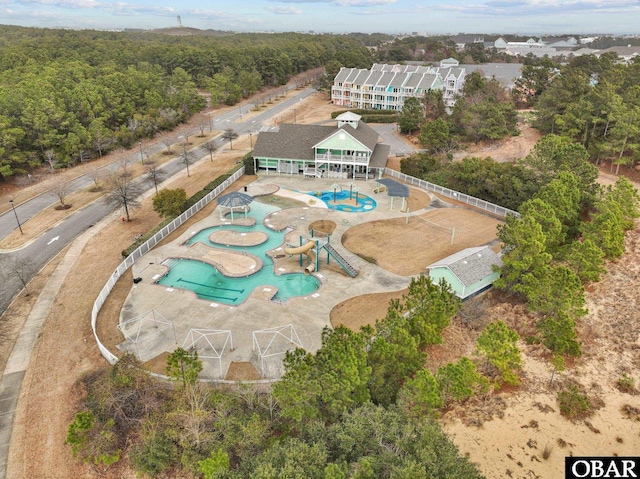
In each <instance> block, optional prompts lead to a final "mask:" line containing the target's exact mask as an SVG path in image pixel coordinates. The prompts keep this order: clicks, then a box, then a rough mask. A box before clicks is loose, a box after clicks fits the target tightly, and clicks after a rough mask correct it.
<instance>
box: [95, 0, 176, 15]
mask: <svg viewBox="0 0 640 479" xmlns="http://www.w3.org/2000/svg"><path fill="white" fill-rule="evenodd" d="M101 7H102V8H103V9H104V10H105V11H107V12H109V13H111V14H112V15H116V16H123V15H133V14H135V15H160V16H164V15H175V14H176V13H177V11H176V9H175V8H173V7H159V6H153V5H138V4H134V3H125V2H114V3H107V4H101Z"/></svg>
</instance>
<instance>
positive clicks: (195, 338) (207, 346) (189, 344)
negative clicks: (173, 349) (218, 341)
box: [182, 329, 233, 377]
mask: <svg viewBox="0 0 640 479" xmlns="http://www.w3.org/2000/svg"><path fill="white" fill-rule="evenodd" d="M222 335H224V336H225V338H224V344H223V345H222V348H220V349H218V348H216V347H215V346H214V345H213V343H212V342H211V338H213V337H215V336H222ZM229 343H231V344H230V346H231V347H230V349H229V350H230V351H233V336H232V334H231V331H230V330H228V329H190V330H189V332H188V333H187V336H186V337H185V338H184V341H183V342H182V347H183V348H184V349H186V350H187V351H191V350H194V349H195V350H197V351H198V359H217V360H218V366H219V369H220V377H222V355H223V354H224V351H225V349H226V348H227V345H228V344H229ZM199 344H200V345H201V347H200V348H199V347H198V345H199ZM207 351H213V354H211V353H208V352H207Z"/></svg>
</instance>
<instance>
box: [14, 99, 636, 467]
mask: <svg viewBox="0 0 640 479" xmlns="http://www.w3.org/2000/svg"><path fill="white" fill-rule="evenodd" d="M319 98H320V100H318V101H317V104H315V105H313V104H312V103H311V102H309V103H308V105H312V106H311V107H310V108H308V109H305V108H303V107H302V105H299V106H297V112H296V114H297V119H298V121H299V122H302V121H305V122H309V123H311V122H313V121H314V118H315V115H322V116H323V118H327V115H328V113H327V110H328V107H327V101H326V97H319ZM305 105H307V103H305ZM285 114H286V113H285ZM174 134H175V133H174ZM523 136H524V135H523ZM248 148H249V145H248V139H239V141H237V142H234V151H228V152H220V153H217V154H216V160H215V161H214V162H213V163H209V162H208V161H207V162H202V163H201V164H200V165H198V166H197V167H194V169H193V172H194V174H192V176H191V178H186V176H185V175H183V176H180V177H179V178H177V179H176V180H175V181H173V183H172V184H171V187H178V186H180V187H184V188H186V189H187V191H188V192H189V193H192V192H194V191H196V190H197V189H199V188H201V187H202V186H204V184H206V183H207V182H208V181H210V179H211V178H213V177H215V176H216V175H217V174H219V172H222V171H226V170H225V169H228V168H229V167H230V166H231V165H233V164H234V163H235V161H237V159H238V158H240V157H241V156H242V155H243V154H244V153H246V152H247V151H248ZM515 148H516V151H517V152H518V153H517V155H518V156H521V153H520V152H519V151H520V150H519V147H515ZM499 151H500V150H498V149H497V148H496V149H494V151H487V153H486V155H484V154H483V156H487V155H492V156H493V155H494V154H496V153H497V152H499ZM505 154H506V153H505ZM511 154H514V153H513V152H512V153H511ZM105 161H107V160H105ZM92 164H93V162H92ZM65 173H66V172H65ZM17 191H18V190H15V189H14V190H11V191H7V190H5V191H3V193H4V194H7V195H8V194H15V195H16V198H18V197H17ZM27 194H28V193H25V195H27ZM456 210H457V209H456ZM451 211H452V210H450V209H447V210H446V212H449V213H450V212H451ZM202 214H207V212H203V213H202ZM427 218H428V216H427ZM446 219H447V218H439V219H438V220H437V221H434V222H436V223H438V222H442V221H445V220H446ZM157 221H158V218H157V216H155V214H154V213H153V212H152V211H151V208H150V201H149V200H146V201H145V202H144V203H143V207H142V209H141V210H138V211H135V212H134V213H133V221H132V222H131V223H121V222H119V221H116V222H113V223H111V224H110V225H109V226H108V227H106V228H105V229H104V230H103V231H102V232H101V233H100V234H99V235H97V236H96V237H95V238H94V239H93V240H91V241H90V242H89V243H88V245H87V246H86V248H85V250H84V254H83V255H82V256H81V258H80V259H79V260H78V262H77V264H76V265H75V267H74V268H73V269H72V271H71V273H70V275H69V276H68V279H67V282H66V283H65V284H64V285H63V287H62V289H61V291H60V293H59V295H58V297H57V299H56V303H55V305H54V307H53V308H52V310H51V312H50V315H49V317H48V319H47V321H46V323H45V325H44V327H43V329H42V332H41V335H40V339H39V342H38V344H37V346H36V349H35V351H34V355H33V357H32V360H31V363H30V368H29V370H28V372H27V375H26V377H25V382H24V386H23V390H22V396H21V400H20V403H19V406H18V411H17V416H16V422H15V429H14V435H13V438H12V445H11V455H10V461H9V470H8V477H9V478H16V479H17V478H25V477H28V478H58V477H59V478H70V477H78V478H80V477H98V476H99V475H98V474H97V473H96V472H95V471H92V470H91V468H90V467H89V466H86V465H84V464H82V463H79V462H77V461H76V460H75V459H74V458H72V456H71V452H70V450H69V448H68V447H67V446H66V445H65V444H64V439H65V434H66V429H67V425H68V423H69V422H70V420H71V418H72V417H73V414H74V413H75V411H76V407H77V401H79V400H80V397H79V391H78V389H77V388H76V384H77V381H78V380H79V379H80V378H81V377H82V376H83V375H84V374H87V373H88V372H91V371H93V370H95V369H98V368H104V367H106V362H105V361H104V359H103V358H102V357H101V356H100V354H99V353H98V351H97V348H96V347H95V343H94V341H93V335H92V334H91V329H90V325H89V317H90V310H91V307H92V304H93V300H94V298H95V297H96V295H97V293H98V291H99V290H100V289H101V288H102V285H103V284H104V283H105V281H106V279H107V278H108V276H109V275H110V274H111V272H112V271H113V269H114V268H115V266H116V265H117V264H118V263H119V262H120V261H121V256H120V251H121V250H122V249H124V248H125V247H126V246H128V245H129V244H130V242H131V240H132V239H133V237H135V236H136V235H137V234H140V233H142V232H144V231H146V230H147V229H149V228H150V227H151V226H152V225H154V224H155V223H156V222H157ZM412 222H413V220H412ZM423 223H424V224H423ZM418 225H421V227H424V225H428V223H426V222H422V221H420V222H418V220H416V221H415V225H413V224H412V226H416V227H418ZM379 226H381V225H376V226H375V227H376V228H378V227H379ZM371 229H373V227H371ZM391 229H393V228H391ZM396 229H397V228H396ZM377 231H379V230H377ZM176 234H180V232H177V233H176ZM363 234H364V233H363ZM416 236H418V235H416ZM460 240H461V239H460ZM628 243H629V251H628V253H627V254H626V255H625V256H624V257H623V258H622V259H621V260H620V261H619V262H617V263H612V264H611V265H609V267H610V273H609V274H608V275H607V276H606V277H605V279H604V280H603V281H602V282H601V283H599V284H597V285H594V286H593V287H591V288H590V291H589V293H588V301H589V304H590V309H591V313H590V314H589V316H588V317H587V318H585V319H584V320H583V321H582V323H581V326H580V329H581V338H584V339H583V341H584V342H585V347H584V349H585V356H584V357H583V358H582V359H581V360H580V361H578V362H577V363H576V364H575V365H574V366H573V367H572V368H570V370H569V371H567V372H565V373H563V374H562V378H560V379H556V381H555V382H554V384H556V385H557V384H559V383H560V381H562V380H564V378H568V377H573V378H575V379H577V380H578V381H580V382H581V383H582V384H583V385H584V386H585V387H587V389H588V390H589V392H590V394H592V395H594V396H596V395H597V396H599V397H601V398H602V399H603V401H604V407H602V408H601V409H599V410H598V411H597V413H596V414H595V415H594V417H592V418H590V419H589V421H590V423H589V424H591V427H589V425H587V423H585V422H580V423H575V424H574V423H571V422H569V421H567V420H565V419H563V418H561V417H560V416H559V414H558V412H557V411H558V408H557V404H556V402H555V389H554V386H552V387H549V386H548V383H549V378H550V371H549V368H548V366H547V363H546V360H545V359H544V358H541V357H540V354H539V352H538V351H537V350H536V349H535V348H534V347H531V346H524V345H522V348H523V350H525V351H526V353H527V355H526V361H525V377H524V380H523V386H522V387H521V388H520V389H515V390H511V391H504V392H501V393H499V394H494V395H490V396H488V397H487V398H483V399H481V400H479V401H477V402H475V403H474V404H468V405H465V406H464V407H461V408H459V409H457V410H453V411H450V412H448V413H447V414H445V416H444V418H443V423H444V425H445V429H446V430H447V431H448V432H449V433H451V434H453V436H454V439H455V441H456V443H457V444H458V445H459V447H460V448H461V450H462V451H463V452H464V453H468V454H469V457H470V458H471V460H472V461H474V462H476V463H478V465H479V467H480V468H481V470H482V471H483V472H484V473H485V474H486V475H487V477H489V478H493V477H496V478H498V477H527V478H531V477H541V478H547V477H559V476H560V474H561V471H562V463H563V457H564V456H565V455H567V454H569V453H572V454H574V455H578V454H602V455H607V454H613V453H618V454H621V455H622V454H626V455H633V454H636V455H637V451H638V450H639V449H640V439H639V435H638V432H639V430H640V426H639V423H638V422H634V421H632V420H631V419H625V418H623V417H622V413H621V412H620V407H621V405H623V404H632V405H633V404H635V405H637V404H638V401H637V398H636V397H634V396H630V395H625V394H622V393H619V392H617V390H616V389H614V386H613V383H614V381H615V380H616V379H617V378H618V377H619V376H620V375H621V374H622V372H625V371H627V372H629V373H631V374H635V376H634V378H635V379H636V381H637V380H638V379H639V378H638V377H637V370H638V365H639V363H640V360H639V358H638V353H637V351H638V348H640V346H639V341H640V340H639V338H638V324H637V323H638V315H637V309H633V308H634V307H635V305H637V304H638V302H639V301H640V297H639V296H640V291H639V290H638V288H625V287H624V286H623V285H626V284H633V282H634V281H635V283H636V284H637V281H638V279H639V278H638V276H639V274H640V273H639V270H638V268H639V265H640V262H639V261H638V260H639V258H638V255H639V253H640V240H639V232H638V230H636V231H635V232H633V234H632V235H630V236H629V239H628ZM415 251H418V248H417V247H415ZM370 253H371V252H370ZM373 254H376V253H375V252H373ZM377 254H378V255H379V256H380V252H378V253H377ZM403 258H404V259H405V260H406V259H411V258H412V256H411V255H407V254H404V255H403ZM381 260H382V259H381ZM400 261H402V258H400ZM421 268H422V266H421ZM50 270H51V268H47V269H46V270H44V271H43V272H42V274H41V276H39V277H38V278H36V279H34V281H33V282H32V291H34V295H35V293H37V291H38V290H39V288H40V287H41V285H42V284H43V283H44V279H46V275H47V274H48V273H49V272H50ZM88 278H90V281H88V280H87V279H88ZM38 285H40V286H38ZM121 289H122V291H119V290H118V288H116V290H115V291H114V293H113V294H112V295H111V296H110V298H109V302H108V303H109V304H110V306H109V305H105V309H104V310H103V311H105V313H103V314H109V313H108V311H109V307H110V308H111V311H112V314H115V313H116V312H119V308H118V302H119V301H124V297H125V296H126V293H127V292H128V290H129V284H127V285H126V288H121ZM398 294H400V293H394V295H398ZM391 296H393V295H391ZM391 296H390V295H376V296H375V297H371V296H369V297H366V298H364V297H359V298H356V299H354V300H353V301H351V302H349V303H348V304H347V302H345V303H343V304H341V305H339V306H338V307H336V308H335V309H334V312H333V313H332V315H331V319H332V322H333V324H338V323H347V322H348V324H349V325H350V326H352V327H354V328H356V329H357V328H358V327H359V326H360V325H362V324H365V323H367V322H369V323H371V322H373V321H375V319H379V318H382V317H383V316H384V314H385V312H386V305H387V304H388V300H389V299H390V297H391ZM394 297H397V296H394ZM32 300H33V296H31V297H24V296H21V297H20V298H19V299H18V300H17V301H15V302H14V304H13V305H12V307H11V309H10V311H8V312H7V315H8V316H5V317H9V318H11V323H12V324H14V327H13V328H9V335H11V331H14V332H15V329H16V328H18V327H19V325H20V324H21V317H22V316H24V315H25V314H26V311H28V309H29V304H30V302H31V301H32ZM120 304H122V303H121V302H120ZM363 304H366V305H367V307H366V308H363V307H362V306H361V305H363ZM488 304H489V306H487V305H485V306H484V307H483V308H484V309H482V308H480V309H482V311H481V312H480V313H478V312H476V313H475V314H476V316H479V317H481V318H483V321H485V322H486V321H488V320H490V319H496V318H502V319H505V320H506V321H508V322H509V324H511V325H512V326H514V327H516V328H518V329H520V330H526V328H527V321H528V318H527V316H526V315H524V314H522V309H521V308H519V307H518V305H511V304H510V303H503V302H498V303H496V302H491V301H489V302H488ZM465 307H467V308H469V309H471V306H465ZM345 316H348V318H349V321H345ZM620 319H622V320H623V321H620ZM477 334H478V325H477V324H475V325H474V324H471V325H470V324H469V323H468V322H465V321H462V320H461V319H457V320H456V321H455V322H454V324H453V325H452V326H451V327H450V328H448V330H447V331H446V333H445V338H446V339H445V345H444V346H441V347H434V348H432V349H431V350H430V351H429V355H430V358H432V359H433V360H434V362H438V361H441V362H446V361H448V360H453V359H455V356H456V355H457V356H459V355H460V354H469V353H470V351H472V349H473V342H474V341H475V338H476V337H477ZM3 344H4V342H3ZM4 353H6V348H5V349H4V350H3V357H5V354H4ZM239 367H240V368H241V367H242V365H240V366H239ZM543 411H546V412H543ZM469 417H471V418H472V419H473V418H475V420H473V421H472V420H469V419H468V418H469ZM479 417H482V418H484V419H482V420H480V421H479V420H477V419H478V418H479ZM465 418H467V419H465ZM468 424H475V425H468ZM596 430H599V432H595V431H596ZM560 440H562V441H560ZM545 446H550V447H551V448H552V451H551V455H550V457H549V459H548V460H544V459H542V452H541V451H542V449H544V447H545ZM534 456H535V458H534ZM102 477H114V478H115V477H118V478H122V477H134V476H133V475H131V474H130V473H127V472H126V471H121V470H118V471H115V472H114V473H113V474H112V475H110V476H102Z"/></svg>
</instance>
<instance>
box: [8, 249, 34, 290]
mask: <svg viewBox="0 0 640 479" xmlns="http://www.w3.org/2000/svg"><path fill="white" fill-rule="evenodd" d="M1 265H2V266H1V268H0V270H1V271H2V273H3V276H4V277H6V278H15V279H17V280H18V281H20V283H21V284H22V287H23V288H24V291H25V294H26V295H27V296H29V295H30V294H31V292H30V291H29V288H28V285H29V281H30V280H31V278H32V277H33V275H34V273H35V272H36V271H35V264H34V263H33V261H31V260H30V259H28V258H19V257H18V256H17V255H12V256H8V255H7V256H4V257H3V258H2V263H1Z"/></svg>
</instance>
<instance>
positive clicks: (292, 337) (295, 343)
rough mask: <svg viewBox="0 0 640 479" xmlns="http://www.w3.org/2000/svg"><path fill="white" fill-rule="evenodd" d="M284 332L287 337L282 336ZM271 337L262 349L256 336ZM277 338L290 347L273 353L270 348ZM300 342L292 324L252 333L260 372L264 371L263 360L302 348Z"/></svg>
mask: <svg viewBox="0 0 640 479" xmlns="http://www.w3.org/2000/svg"><path fill="white" fill-rule="evenodd" d="M284 331H287V332H288V335H285V334H284ZM262 335H264V336H269V335H270V336H271V337H270V339H269V341H268V343H267V345H266V346H265V347H262V345H261V343H260V341H259V339H258V336H262ZM278 338H284V339H286V340H287V341H289V344H290V345H291V346H292V347H290V348H288V349H286V350H285V351H273V350H272V349H271V348H272V346H273V343H274V341H275V340H276V339H278ZM302 347H303V346H302V342H301V341H300V338H299V337H298V333H297V332H296V330H295V328H294V327H293V324H285V325H283V326H276V327H273V328H268V329H260V330H257V331H254V332H253V350H254V351H256V352H257V354H258V357H259V358H260V366H261V368H262V371H264V359H265V358H269V357H273V356H278V355H283V354H286V353H287V351H291V350H292V349H294V348H302Z"/></svg>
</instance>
